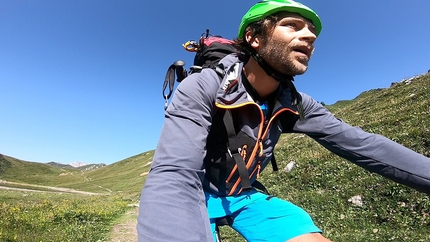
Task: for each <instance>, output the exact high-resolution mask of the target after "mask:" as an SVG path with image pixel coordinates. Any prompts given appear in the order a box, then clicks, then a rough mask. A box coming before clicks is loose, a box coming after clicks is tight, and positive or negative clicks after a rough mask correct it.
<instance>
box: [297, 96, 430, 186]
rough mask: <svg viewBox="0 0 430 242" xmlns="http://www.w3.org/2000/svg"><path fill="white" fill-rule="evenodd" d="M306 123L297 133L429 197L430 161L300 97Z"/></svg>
mask: <svg viewBox="0 0 430 242" xmlns="http://www.w3.org/2000/svg"><path fill="white" fill-rule="evenodd" d="M301 95H302V98H303V100H302V101H303V106H304V110H305V117H306V119H305V120H302V121H297V122H296V124H295V126H294V131H295V132H299V133H304V134H307V135H308V136H310V137H311V138H313V139H314V140H316V141H317V142H318V143H319V144H321V145H323V146H324V147H325V148H327V149H328V150H330V151H332V152H333V153H335V154H337V155H339V156H341V157H343V158H345V159H347V160H349V161H351V162H353V163H355V164H357V165H359V166H360V167H363V168H365V169H367V170H369V171H371V172H375V173H378V174H380V175H382V176H384V177H386V178H389V179H391V180H393V181H395V182H398V183H401V184H404V185H407V186H409V187H412V188H415V189H417V190H419V191H422V192H425V193H428V194H430V159H429V158H428V157H426V156H424V155H421V154H419V153H417V152H414V151H412V150H411V149H408V148H406V147H404V146H402V145H400V144H398V143H396V142H394V141H392V140H390V139H388V138H386V137H384V136H381V135H378V134H372V133H368V132H365V131H363V130H362V129H360V128H359V127H353V126H350V125H348V124H347V123H345V122H343V121H342V120H340V119H338V118H336V117H335V116H334V115H333V114H332V113H330V112H329V111H328V110H327V109H326V108H325V107H323V106H322V105H321V104H319V103H318V102H316V101H315V100H314V99H312V98H311V97H310V96H308V95H306V94H303V93H301Z"/></svg>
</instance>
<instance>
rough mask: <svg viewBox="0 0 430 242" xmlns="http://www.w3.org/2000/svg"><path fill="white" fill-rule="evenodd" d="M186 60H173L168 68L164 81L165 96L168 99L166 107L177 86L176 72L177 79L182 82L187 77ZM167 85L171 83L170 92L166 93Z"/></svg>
mask: <svg viewBox="0 0 430 242" xmlns="http://www.w3.org/2000/svg"><path fill="white" fill-rule="evenodd" d="M184 65H185V62H183V61H181V60H177V61H175V62H173V64H171V65H170V66H169V68H168V69H167V73H166V77H165V78H164V83H163V98H164V99H165V100H166V105H165V106H164V109H166V108H167V100H169V98H170V96H172V92H173V88H174V86H175V74H176V78H177V79H176V81H177V82H181V81H182V80H184V79H185V77H187V70H186V69H185V68H184ZM167 85H169V92H168V94H167V95H166V89H167Z"/></svg>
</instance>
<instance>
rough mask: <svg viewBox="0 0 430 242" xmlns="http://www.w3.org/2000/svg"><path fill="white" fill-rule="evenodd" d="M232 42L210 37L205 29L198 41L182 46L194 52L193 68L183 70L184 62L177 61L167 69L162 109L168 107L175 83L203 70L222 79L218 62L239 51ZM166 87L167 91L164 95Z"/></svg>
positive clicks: (218, 37)
mask: <svg viewBox="0 0 430 242" xmlns="http://www.w3.org/2000/svg"><path fill="white" fill-rule="evenodd" d="M232 43H233V41H232V40H229V39H225V38H223V37H221V36H212V35H210V34H209V30H208V29H207V30H206V32H205V33H204V34H202V35H201V37H200V39H199V41H198V42H197V41H195V40H189V41H187V42H186V43H184V44H182V46H183V47H184V49H185V50H186V51H189V52H196V55H195V56H194V63H193V66H191V67H190V71H187V69H185V68H184V66H185V62H184V61H182V60H177V61H175V62H173V64H171V65H170V66H169V68H168V69H167V73H166V77H165V79H164V84H163V98H164V99H165V101H166V103H165V105H164V109H166V108H167V106H168V101H169V99H170V97H171V95H172V93H173V90H174V85H175V75H176V82H181V81H182V80H184V79H185V78H186V77H187V76H188V75H190V74H192V73H196V72H200V71H201V70H202V69H203V68H212V69H214V70H215V71H216V72H217V73H218V75H219V76H220V78H222V77H224V73H223V71H222V70H221V69H217V64H218V62H219V61H220V60H221V59H222V58H224V57H225V56H226V55H228V54H231V53H239V51H238V50H237V49H236V48H235V47H234V46H233V45H232ZM167 87H169V90H168V92H167V94H166V91H167Z"/></svg>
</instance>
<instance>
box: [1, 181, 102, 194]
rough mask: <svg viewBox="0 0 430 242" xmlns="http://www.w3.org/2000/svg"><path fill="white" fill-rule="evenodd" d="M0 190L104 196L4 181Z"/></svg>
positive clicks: (68, 189) (69, 189)
mask: <svg viewBox="0 0 430 242" xmlns="http://www.w3.org/2000/svg"><path fill="white" fill-rule="evenodd" d="M2 184H7V185H17V186H25V187H27V188H17V187H11V186H2ZM31 187H34V188H42V189H46V190H38V189H31ZM0 189H4V190H15V191H26V192H57V193H58V192H65V193H77V194H83V195H106V194H103V193H94V192H84V191H79V190H75V189H71V188H63V187H51V186H42V185H34V184H26V183H19V182H8V181H5V180H0Z"/></svg>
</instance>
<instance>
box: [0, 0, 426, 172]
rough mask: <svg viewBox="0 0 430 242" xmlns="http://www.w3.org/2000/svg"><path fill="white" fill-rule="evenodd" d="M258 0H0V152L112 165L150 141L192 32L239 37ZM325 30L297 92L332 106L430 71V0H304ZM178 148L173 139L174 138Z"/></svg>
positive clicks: (153, 143)
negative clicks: (171, 69) (168, 80)
mask: <svg viewBox="0 0 430 242" xmlns="http://www.w3.org/2000/svg"><path fill="white" fill-rule="evenodd" d="M255 2H256V1H255V0H254V1H251V0H240V1H239V0H236V1H234V0H217V1H208V0H201V1H194V2H193V1H191V2H184V1H173V0H167V1H141V0H135V1H133V0H121V1H120V0H89V1H88V0H74V1H66V0H58V1H53V0H2V1H0V33H1V37H0V92H1V94H0V115H1V116H0V153H2V154H5V155H9V156H12V157H15V158H18V159H22V160H27V161H36V162H50V161H55V162H61V163H71V162H76V161H81V162H86V163H106V164H111V163H113V162H117V161H119V160H122V159H125V158H128V157H130V156H132V155H136V154H139V153H142V152H145V151H148V150H152V149H155V147H156V144H157V141H158V136H159V133H160V131H161V128H162V125H163V112H164V108H163V106H164V100H163V98H162V83H163V80H164V76H165V73H166V70H167V67H168V66H169V65H170V64H171V63H173V61H175V60H177V59H182V60H184V61H185V62H186V63H187V67H189V66H190V65H191V64H192V60H193V54H192V53H188V52H186V51H184V50H183V49H182V46H181V44H182V43H184V42H186V41H187V40H192V39H198V38H199V36H200V35H201V34H202V33H203V32H204V31H205V29H206V28H209V29H210V31H211V33H213V34H217V35H222V36H224V37H227V38H234V37H235V35H236V33H237V28H238V25H239V22H240V19H241V17H242V16H243V14H244V13H245V12H246V11H247V10H248V8H249V7H250V6H251V5H253V4H254V3H255ZM301 2H302V3H304V4H306V5H308V6H310V7H311V8H313V9H314V10H315V11H316V12H317V13H318V14H319V15H320V17H321V19H322V22H323V30H322V33H321V34H320V36H319V38H318V40H317V42H316V51H315V53H314V56H313V58H312V59H311V62H310V67H309V70H308V72H307V73H305V74H304V75H302V76H298V77H296V86H297V89H298V90H300V91H303V92H306V93H308V94H310V95H311V96H313V97H314V98H315V99H316V100H317V101H320V102H325V103H326V104H333V103H335V102H336V101H338V100H350V99H353V98H355V97H356V96H357V95H359V94H360V93H361V92H363V91H366V90H370V89H374V88H385V87H389V86H390V84H391V83H392V82H397V81H401V80H402V79H405V78H409V77H412V76H414V75H417V74H422V73H425V72H427V71H428V70H429V69H430V58H429V56H430V46H429V44H428V40H429V39H430V27H429V26H430V18H428V10H429V9H430V1H428V0H411V1H408V2H406V1H400V0H391V1H375V0H362V1H345V0H325V1H321V0H303V1H301ZM178 149H180V147H178Z"/></svg>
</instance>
